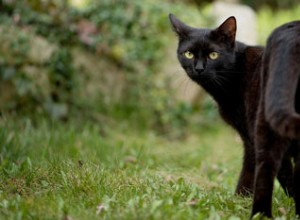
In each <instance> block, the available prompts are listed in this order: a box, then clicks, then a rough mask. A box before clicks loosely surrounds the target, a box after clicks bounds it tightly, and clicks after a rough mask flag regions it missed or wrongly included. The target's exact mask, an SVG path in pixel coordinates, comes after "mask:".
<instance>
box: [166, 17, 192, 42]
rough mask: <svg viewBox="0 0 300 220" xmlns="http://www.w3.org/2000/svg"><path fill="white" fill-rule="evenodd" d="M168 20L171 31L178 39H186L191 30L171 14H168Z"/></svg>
mask: <svg viewBox="0 0 300 220" xmlns="http://www.w3.org/2000/svg"><path fill="white" fill-rule="evenodd" d="M169 19H170V22H171V24H172V27H173V30H174V31H175V32H176V33H177V35H178V36H179V37H180V38H186V37H188V35H189V33H190V32H191V30H192V28H191V27H189V26H187V25H186V24H185V23H183V22H182V21H180V20H179V19H178V18H176V17H175V15H173V14H169Z"/></svg>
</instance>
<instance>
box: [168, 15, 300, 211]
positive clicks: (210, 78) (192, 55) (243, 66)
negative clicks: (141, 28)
mask: <svg viewBox="0 0 300 220" xmlns="http://www.w3.org/2000/svg"><path fill="white" fill-rule="evenodd" d="M170 21H171V23H172V25H173V28H174V30H175V32H176V33H177V34H178V37H179V44H178V50H177V55H178V59H179V61H180V63H181V65H182V67H183V68H184V69H185V71H186V72H187V74H188V76H189V77H190V78H191V79H192V80H193V81H195V82H196V83H198V84H199V85H200V86H201V87H203V88H204V89H205V90H206V91H207V92H208V93H209V94H210V95H211V96H212V97H213V98H214V100H215V101H216V102H217V104H218V107H219V112H220V115H221V116H222V118H223V119H224V120H225V121H226V122H227V123H228V124H230V125H231V126H232V127H233V128H234V129H235V130H236V131H237V132H238V133H239V134H240V136H241V138H242V140H243V143H244V160H243V168H242V171H241V174H240V178H239V182H238V186H237V189H236V193H238V194H243V195H244V194H247V193H251V192H253V189H254V185H255V189H254V190H255V195H256V197H255V199H254V206H253V214H255V213H257V212H263V213H265V214H266V215H269V216H270V214H271V213H270V212H269V211H268V210H271V209H269V204H270V201H269V202H267V201H266V200H265V199H266V198H267V197H268V196H269V195H268V196H266V197H263V198H264V199H263V200H261V198H260V195H264V193H261V192H259V191H260V189H261V188H264V187H269V188H270V189H269V190H268V192H270V190H271V192H272V187H273V181H274V177H275V176H276V175H277V178H278V180H279V182H280V183H281V185H282V187H283V188H284V189H285V191H286V193H287V194H289V195H291V196H293V195H294V191H293V188H294V187H293V165H292V162H291V158H292V157H293V155H295V152H294V151H298V143H297V142H296V141H290V140H288V141H287V140H286V139H285V138H284V139H285V141H284V143H283V144H282V145H284V146H285V147H284V149H285V150H283V151H282V153H281V154H280V155H281V158H280V160H279V162H278V163H277V164H276V165H277V167H276V169H277V170H276V171H275V170H273V171H272V172H273V173H272V175H271V176H269V177H271V179H270V178H269V179H268V178H267V179H266V178H262V179H264V181H263V182H262V184H261V185H259V184H258V183H259V182H260V181H256V183H255V184H254V180H255V163H258V162H256V157H257V156H256V154H259V155H262V154H260V152H258V151H260V150H259V149H260V148H259V147H258V148H257V147H256V149H255V143H256V144H259V142H260V141H263V140H266V139H269V138H273V137H272V136H271V137H270V136H268V135H270V134H266V135H265V136H264V135H260V134H258V133H257V132H258V129H256V128H257V127H259V123H258V121H261V122H262V123H261V124H262V125H264V126H265V125H267V124H268V123H266V122H265V120H264V118H262V117H261V116H260V117H259V116H258V115H259V114H258V112H259V111H261V109H264V108H262V107H261V105H262V106H263V105H264V103H261V101H260V100H263V97H264V89H263V86H264V83H263V80H264V79H263V77H261V70H262V68H264V67H265V66H268V64H265V63H263V57H265V58H264V62H267V61H266V60H267V58H266V56H265V55H264V54H265V49H264V48H262V47H252V46H247V45H245V44H243V43H240V42H236V41H235V32H236V21H235V18H234V17H230V18H228V19H227V20H226V21H225V22H224V23H223V24H222V25H221V26H220V27H218V28H217V29H215V30H208V29H196V28H191V27H189V26H187V25H185V24H184V23H182V22H181V21H179V20H178V19H177V18H175V17H174V16H173V15H170ZM299 51H300V50H299ZM299 65H300V64H299ZM297 81H298V79H297ZM297 91H298V90H297ZM299 91H300V89H299ZM298 93H299V95H300V92H297V94H298ZM271 95H272V94H271ZM276 98H277V97H276ZM272 103H273V102H272ZM299 104H300V103H299ZM273 105H276V103H275V104H273ZM271 106H272V105H271ZM274 117H275V118H276V115H275V116H274ZM268 120H269V119H268ZM280 122H282V121H280V120H279V122H278V120H277V121H276V120H275V122H274V124H275V127H276V126H277V125H278V126H279V124H280ZM282 129H285V127H284V126H283V128H282ZM291 130H292V129H291ZM271 133H274V132H273V130H271ZM290 133H292V131H290ZM261 134H265V133H264V132H261ZM299 136H300V135H299ZM273 144H274V143H273ZM295 149H296V150H295ZM264 159H265V158H264ZM264 159H263V158H261V160H262V161H263V163H265V161H264ZM278 164H279V165H278ZM259 166H260V165H259ZM256 169H257V170H259V168H257V167H256ZM272 169H273V168H272ZM257 175H258V174H256V176H257ZM268 181H269V182H270V183H271V185H270V184H269V182H268ZM266 182H268V184H267V183H266ZM257 184H258V185H257ZM271 195H272V194H271ZM269 197H270V196H269ZM269 197H268V198H269ZM255 201H258V202H257V203H256V202H255ZM261 201H263V204H259V203H260V202H261ZM267 209H268V210H267Z"/></svg>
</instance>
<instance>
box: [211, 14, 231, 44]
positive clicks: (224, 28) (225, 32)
mask: <svg viewBox="0 0 300 220" xmlns="http://www.w3.org/2000/svg"><path fill="white" fill-rule="evenodd" d="M215 32H216V33H217V35H218V36H219V37H221V38H222V39H223V40H226V41H227V42H229V43H231V44H232V45H234V42H235V35H236V19H235V17H234V16H231V17H229V18H227V19H226V20H225V21H224V22H223V23H222V24H221V25H220V26H219V27H218V28H217V29H216V30H215Z"/></svg>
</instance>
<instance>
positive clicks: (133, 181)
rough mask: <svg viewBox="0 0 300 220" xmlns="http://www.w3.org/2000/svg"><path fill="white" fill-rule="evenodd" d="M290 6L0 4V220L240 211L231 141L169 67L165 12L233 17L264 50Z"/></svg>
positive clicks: (191, 18) (205, 215) (136, 0)
mask: <svg viewBox="0 0 300 220" xmlns="http://www.w3.org/2000/svg"><path fill="white" fill-rule="evenodd" d="M298 2H299V1H298V0H285V1H283V0H260V1H255V0H240V1H237V0H235V1H233V0H231V1H217V2H213V1H211V0H165V1H160V0H65V1H63V0H0V219H63V220H72V219H99V218H101V219H118V220H119V219H181V220H182V219H248V218H249V215H250V214H249V211H250V209H249V207H250V206H251V205H250V200H249V199H248V198H247V199H242V198H237V197H233V196H232V192H234V188H235V186H236V183H237V179H238V173H239V172H240V167H241V164H242V154H243V152H242V151H243V148H242V147H241V145H242V143H241V141H240V140H239V138H238V137H237V136H236V134H235V132H234V131H232V129H230V128H229V126H226V125H224V124H225V123H223V122H222V120H221V119H219V116H218V112H217V110H216V106H215V104H214V102H213V101H212V100H211V98H210V97H209V96H208V95H207V94H206V93H205V92H203V90H202V89H201V88H200V87H199V86H197V85H195V84H194V83H193V82H192V81H191V80H190V79H188V78H187V76H186V74H185V72H184V71H183V70H182V68H181V67H180V65H179V63H178V61H177V58H176V48H177V37H176V35H175V34H174V32H173V31H172V29H171V27H170V24H169V19H168V14H169V13H173V14H175V15H176V16H177V17H178V18H180V19H181V20H182V21H184V22H185V23H187V24H189V25H191V26H194V27H211V28H215V27H217V26H218V25H220V23H221V22H223V21H224V19H226V18H227V17H228V16H231V15H234V16H236V18H237V24H238V34H237V38H238V39H239V40H241V41H243V42H247V43H248V44H261V45H264V44H265V41H266V38H267V36H268V35H269V33H270V32H271V31H272V30H273V29H274V28H275V27H277V26H279V25H281V24H283V23H285V22H288V21H291V20H295V19H297V18H299V15H300V5H299V3H298ZM277 186H279V185H278V184H277ZM278 188H279V187H277V189H278ZM277 192H278V190H277ZM280 192H281V193H282V194H281V195H282V196H281V197H280V198H282V197H284V198H285V195H284V193H283V192H282V191H279V193H280ZM277 198H279V197H278V196H277ZM276 201H280V202H276V204H274V205H276V206H275V207H274V208H275V209H274V210H277V212H276V214H277V215H278V216H281V214H282V213H291V214H289V215H287V217H286V218H283V219H294V218H295V217H294V216H292V213H294V212H293V211H291V209H293V206H292V205H291V202H290V200H288V199H285V200H282V199H278V200H276ZM282 201H284V202H282ZM283 207H284V208H283ZM280 213H281V214H280ZM237 216H238V217H237Z"/></svg>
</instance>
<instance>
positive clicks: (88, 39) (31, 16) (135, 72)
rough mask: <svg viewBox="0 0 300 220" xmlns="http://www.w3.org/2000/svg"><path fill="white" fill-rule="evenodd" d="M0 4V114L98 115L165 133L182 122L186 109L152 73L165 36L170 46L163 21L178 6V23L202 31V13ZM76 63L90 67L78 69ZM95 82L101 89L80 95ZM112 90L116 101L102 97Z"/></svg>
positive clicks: (146, 4) (97, 4) (151, 0)
mask: <svg viewBox="0 0 300 220" xmlns="http://www.w3.org/2000/svg"><path fill="white" fill-rule="evenodd" d="M2 6H3V7H1V9H0V12H1V16H0V31H1V35H0V39H1V42H3V44H2V45H1V46H0V49H1V54H2V55H1V57H0V84H1V85H2V86H1V87H2V88H9V92H8V90H7V91H6V92H5V94H4V93H1V94H0V100H1V101H0V109H1V111H7V110H9V111H17V112H19V113H22V112H24V110H28V112H33V111H34V112H37V113H44V112H47V113H49V114H50V115H51V116H52V117H55V118H68V117H70V116H71V115H70V113H71V112H73V113H77V114H80V115H81V116H83V115H88V116H89V117H92V118H99V115H105V116H109V117H113V118H115V119H117V120H120V119H121V120H123V119H129V120H132V121H133V122H138V123H137V124H140V125H141V126H155V127H157V128H159V130H162V131H166V132H167V131H168V130H169V129H172V128H173V127H178V126H179V125H180V126H184V125H185V124H186V119H185V118H186V117H185V115H188V114H190V113H191V111H192V107H191V106H188V105H186V104H182V103H180V102H178V101H177V100H176V97H175V95H174V92H173V89H172V87H171V83H170V79H169V78H167V77H166V76H164V75H162V74H158V72H159V70H160V68H161V67H162V65H163V63H164V62H162V61H164V60H166V59H168V57H167V56H166V48H167V47H168V45H169V43H170V37H171V36H172V39H173V40H174V41H176V37H175V36H174V34H173V33H172V31H171V28H170V25H169V21H168V17H167V16H168V14H169V13H170V12H173V13H176V12H182V8H186V9H187V10H188V11H189V14H188V15H185V16H186V18H188V19H185V20H187V21H188V20H192V21H193V22H191V23H195V21H201V22H202V24H203V25H205V26H207V25H206V24H205V22H206V21H208V20H209V19H207V16H205V13H202V14H201V13H199V11H198V10H197V9H196V8H193V7H191V8H188V7H189V6H186V5H183V4H180V3H178V4H176V5H173V4H170V3H167V2H166V3H161V2H160V1H158V0H144V1H140V0H133V1H125V0H116V1H111V0H101V1H96V0H90V1H87V4H86V6H85V7H83V8H74V7H72V5H70V4H68V3H67V1H58V0H46V1H38V0H33V1H21V0H12V1H4V2H2ZM180 14H185V13H180ZM195 18H198V19H195ZM174 56H175V52H174ZM82 57H89V60H86V61H91V60H93V61H91V62H90V63H89V66H88V67H87V62H86V61H85V62H83V61H81V64H78V60H80V59H81V60H82V59H83V58H82ZM79 63H80V62H79ZM99 65H100V66H99ZM93 66H94V67H93ZM96 67H97V68H96ZM100 69H101V70H100ZM111 70H112V71H113V72H111ZM97 74H98V75H99V74H100V75H101V77H102V78H101V77H99V76H97ZM110 75H112V76H110ZM105 77H110V81H113V82H114V84H112V83H111V84H107V82H106V81H105V80H103V79H104V78H105ZM96 84H102V85H101V86H102V87H103V88H105V87H106V89H102V90H101V89H98V90H97V89H94V90H93V91H94V92H93V93H88V92H87V90H89V89H90V87H92V86H94V85H96ZM102 87H101V88H102ZM97 88H98V87H97ZM119 88H122V89H120V92H119V93H120V94H119V96H116V97H118V98H113V96H110V94H111V93H112V91H113V90H118V89H119ZM7 94H9V95H7ZM91 115H92V116H91ZM101 118H102V117H101Z"/></svg>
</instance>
